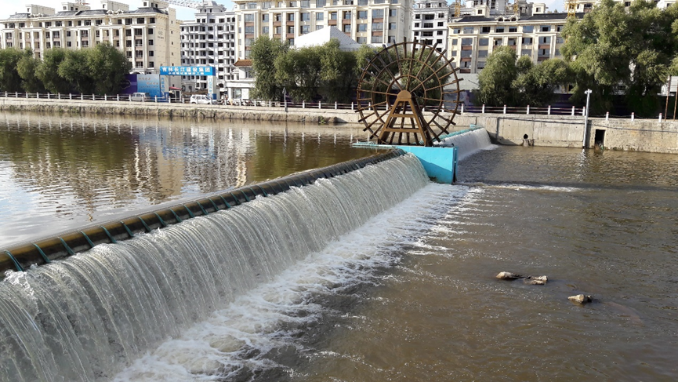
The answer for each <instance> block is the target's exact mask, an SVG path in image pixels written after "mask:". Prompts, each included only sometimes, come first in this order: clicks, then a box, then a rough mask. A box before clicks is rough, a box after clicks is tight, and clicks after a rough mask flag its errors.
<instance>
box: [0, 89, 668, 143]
mask: <svg viewBox="0 0 678 382" xmlns="http://www.w3.org/2000/svg"><path fill="white" fill-rule="evenodd" d="M0 110H4V111H15V112H24V111H26V112H29V111H30V112H42V113H60V114H71V115H129V116H158V117H170V118H175V117H176V118H191V119H200V118H209V119H215V120H233V121H237V120H249V121H271V122H303V123H310V124H335V123H346V124H349V125H352V126H362V124H361V123H360V122H359V121H358V119H359V114H358V113H356V112H355V111H353V110H350V109H332V108H329V109H325V108H323V109H317V108H305V109H300V108H289V109H288V111H287V112H285V110H284V108H282V107H261V106H258V107H254V106H230V105H229V106H217V105H214V106H212V105H189V104H167V103H138V102H129V101H120V102H117V101H91V100H89V101H88V100H79V99H77V100H75V99H74V100H55V99H52V100H46V99H39V100H38V99H24V98H0ZM455 123H456V126H455V127H454V128H453V129H452V130H463V129H466V128H468V126H470V125H477V126H482V127H484V128H485V129H486V130H487V132H488V133H489V134H490V136H491V137H492V138H493V139H494V140H495V141H496V142H497V143H499V144H503V145H522V144H523V141H524V136H525V135H527V139H528V140H529V142H530V143H531V144H533V145H534V146H551V147H576V148H580V147H582V138H583V134H584V117H583V116H581V115H577V116H571V115H550V116H549V115H526V114H523V115H520V114H490V113H486V114H462V115H457V116H456V117H455ZM596 130H600V131H604V138H603V146H604V147H605V148H607V149H613V150H628V151H645V152H657V153H678V121H662V122H659V120H658V119H636V120H635V121H631V119H614V118H613V119H610V120H609V121H606V120H605V118H589V133H588V134H587V138H586V142H587V147H593V146H594V144H595V137H596ZM600 135H601V133H600V132H599V136H600Z"/></svg>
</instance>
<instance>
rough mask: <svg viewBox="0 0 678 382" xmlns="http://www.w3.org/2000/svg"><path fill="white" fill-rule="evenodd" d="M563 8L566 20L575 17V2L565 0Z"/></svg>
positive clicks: (573, 0)
mask: <svg viewBox="0 0 678 382" xmlns="http://www.w3.org/2000/svg"><path fill="white" fill-rule="evenodd" d="M565 7H566V8H567V18H570V17H576V16H577V0H565Z"/></svg>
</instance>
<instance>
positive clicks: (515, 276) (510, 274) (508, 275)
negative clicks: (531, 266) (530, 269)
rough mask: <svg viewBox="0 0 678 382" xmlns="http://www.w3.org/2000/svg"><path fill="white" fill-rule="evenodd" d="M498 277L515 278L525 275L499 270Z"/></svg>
mask: <svg viewBox="0 0 678 382" xmlns="http://www.w3.org/2000/svg"><path fill="white" fill-rule="evenodd" d="M496 277H497V278H498V279H500V280H515V279H521V278H523V276H521V275H517V274H515V273H511V272H499V274H498V275H497V276H496Z"/></svg>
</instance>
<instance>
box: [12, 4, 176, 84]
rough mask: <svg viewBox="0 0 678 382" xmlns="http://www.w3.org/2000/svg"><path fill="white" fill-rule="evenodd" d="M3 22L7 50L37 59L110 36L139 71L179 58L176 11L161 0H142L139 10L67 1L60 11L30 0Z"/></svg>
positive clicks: (170, 63)
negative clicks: (28, 51)
mask: <svg viewBox="0 0 678 382" xmlns="http://www.w3.org/2000/svg"><path fill="white" fill-rule="evenodd" d="M0 27H2V32H1V34H0V37H1V39H0V45H1V46H2V48H3V49H4V48H9V47H16V48H19V49H32V50H33V54H34V55H35V57H37V58H40V57H41V56H42V54H43V53H44V52H45V50H47V49H51V48H59V47H61V48H66V49H82V48H88V47H92V46H95V45H97V44H100V43H102V42H104V41H106V42H109V43H110V44H111V45H113V46H115V47H117V48H118V49H120V50H121V51H123V52H124V53H125V55H126V57H127V59H128V60H129V61H130V62H131V63H132V70H133V71H135V72H138V73H146V74H151V73H157V72H158V68H159V67H160V66H163V65H169V66H173V65H178V64H179V62H180V60H181V53H180V43H179V22H178V21H177V20H176V11H175V10H174V9H172V8H169V7H168V3H167V2H165V1H162V0H143V1H142V7H140V8H138V9H135V10H130V9H129V6H128V5H127V4H123V3H119V2H115V1H109V0H103V1H101V8H99V9H91V8H90V7H89V6H88V5H86V4H84V3H82V2H75V3H74V2H64V3H62V9H60V10H59V11H58V12H57V11H56V10H55V9H54V8H50V7H45V6H41V5H27V6H26V12H23V13H15V14H14V15H11V16H10V17H9V18H8V19H4V20H0Z"/></svg>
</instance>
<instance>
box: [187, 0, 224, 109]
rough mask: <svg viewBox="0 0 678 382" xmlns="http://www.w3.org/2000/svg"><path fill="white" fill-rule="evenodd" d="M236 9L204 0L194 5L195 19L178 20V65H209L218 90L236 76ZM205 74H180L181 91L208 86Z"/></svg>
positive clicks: (197, 89)
mask: <svg viewBox="0 0 678 382" xmlns="http://www.w3.org/2000/svg"><path fill="white" fill-rule="evenodd" d="M235 38H236V36H235V12H233V11H228V10H227V9H226V7H224V6H223V5H220V4H217V3H216V2H214V1H205V2H203V4H202V6H201V7H199V8H198V9H197V13H196V14H195V20H193V21H184V22H183V23H182V24H181V65H183V66H212V67H214V69H215V71H216V74H215V76H216V77H215V78H214V80H215V81H216V86H217V87H218V88H219V92H220V93H221V94H220V96H221V95H223V94H224V93H225V92H226V83H227V81H231V80H233V79H234V78H235V76H237V73H236V68H235V66H234V64H235ZM207 86H208V80H207V77H205V76H182V78H181V87H182V90H183V91H187V92H194V91H199V90H204V89H207Z"/></svg>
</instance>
